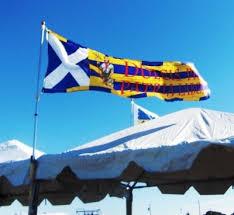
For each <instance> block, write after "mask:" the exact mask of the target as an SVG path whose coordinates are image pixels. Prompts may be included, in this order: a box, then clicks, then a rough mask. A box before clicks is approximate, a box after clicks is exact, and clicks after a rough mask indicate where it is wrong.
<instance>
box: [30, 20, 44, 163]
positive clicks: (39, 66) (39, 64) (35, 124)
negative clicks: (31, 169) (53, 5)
mask: <svg viewBox="0 0 234 215" xmlns="http://www.w3.org/2000/svg"><path fill="white" fill-rule="evenodd" d="M44 32H45V22H44V21H43V22H42V23H41V43H40V53H39V61H38V73H37V88H36V105H35V114H34V132H33V154H32V157H33V159H34V160H35V150H36V143H37V123H38V104H39V98H40V75H41V58H42V44H43V41H44Z"/></svg>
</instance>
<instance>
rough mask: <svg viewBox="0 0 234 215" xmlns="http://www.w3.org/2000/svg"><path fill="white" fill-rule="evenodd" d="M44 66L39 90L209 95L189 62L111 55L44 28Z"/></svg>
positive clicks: (175, 97) (185, 97)
mask: <svg viewBox="0 0 234 215" xmlns="http://www.w3.org/2000/svg"><path fill="white" fill-rule="evenodd" d="M47 40H48V66H47V72H46V75H45V78H44V84H43V92H45V93H68V92H75V91H84V90H95V91H101V92H106V93H112V94H115V95H118V96H122V97H128V98H141V97H150V96H155V97H158V98H159V99H162V100H165V101H176V100H190V101H199V100H205V99H208V98H209V94H210V90H209V89H208V86H207V83H206V82H205V81H204V79H203V78H202V77H201V76H200V75H199V73H198V72H197V70H196V68H195V67H194V65H193V64H190V63H182V62H167V61H166V62H148V61H141V60H130V59H123V58H115V57H111V56H108V55H105V54H102V53H100V52H98V51H95V50H92V49H89V48H86V47H84V46H81V45H79V44H77V43H74V42H72V41H70V40H67V39H66V38H64V37H62V36H60V35H58V34H56V33H55V32H53V31H51V30H47Z"/></svg>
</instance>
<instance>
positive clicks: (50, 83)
mask: <svg viewBox="0 0 234 215" xmlns="http://www.w3.org/2000/svg"><path fill="white" fill-rule="evenodd" d="M48 42H49V44H50V45H51V47H52V48H53V50H54V51H55V53H56V54H57V55H58V57H59V59H60V60H61V61H62V63H61V64H60V65H59V66H58V67H57V68H56V69H55V70H54V71H53V72H51V73H50V74H49V75H47V76H46V77H45V79H44V88H46V89H52V88H53V87H54V86H56V85H57V84H58V83H59V82H60V81H62V80H63V78H64V77H65V76H66V75H67V74H68V73H70V74H71V75H72V76H73V78H74V79H75V80H76V81H77V83H78V84H79V86H89V81H90V79H89V77H88V75H87V74H86V73H85V71H84V70H83V69H82V68H81V67H80V66H79V65H76V64H77V63H79V62H81V61H82V60H84V59H86V58H87V57H88V49H87V48H79V49H77V50H76V52H74V53H73V54H71V55H68V54H67V52H66V50H65V48H64V46H63V45H62V43H61V42H60V41H59V39H58V38H56V37H55V36H54V35H52V34H49V35H48Z"/></svg>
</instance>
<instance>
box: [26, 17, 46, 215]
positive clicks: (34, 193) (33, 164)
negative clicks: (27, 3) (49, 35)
mask: <svg viewBox="0 0 234 215" xmlns="http://www.w3.org/2000/svg"><path fill="white" fill-rule="evenodd" d="M45 28H46V26H45V22H44V21H43V22H42V23H41V42H40V52H39V61H38V73H37V87H36V104H35V114H34V132H33V153H32V157H31V161H30V173H29V176H30V187H29V208H28V215H37V205H38V195H39V183H38V181H37V180H36V170H37V160H36V158H35V149H36V143H37V124H38V105H39V98H40V74H41V59H42V44H43V41H44V33H45Z"/></svg>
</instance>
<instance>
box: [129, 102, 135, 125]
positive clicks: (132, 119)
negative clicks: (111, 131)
mask: <svg viewBox="0 0 234 215" xmlns="http://www.w3.org/2000/svg"><path fill="white" fill-rule="evenodd" d="M133 103H134V101H133V98H131V120H130V121H131V123H130V126H134V110H133Z"/></svg>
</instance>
